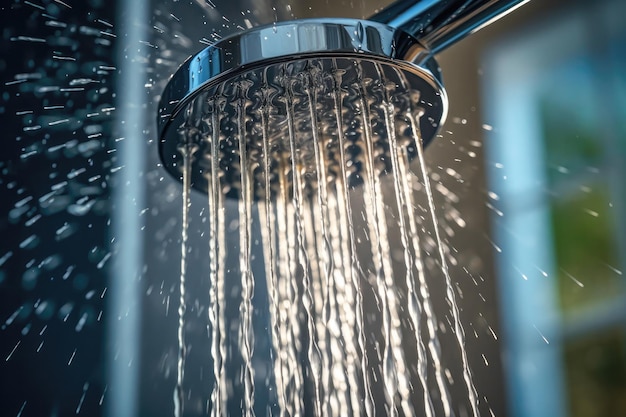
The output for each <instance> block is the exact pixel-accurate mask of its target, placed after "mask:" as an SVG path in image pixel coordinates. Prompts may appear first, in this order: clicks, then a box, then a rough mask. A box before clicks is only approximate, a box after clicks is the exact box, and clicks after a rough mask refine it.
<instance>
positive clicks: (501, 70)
mask: <svg viewBox="0 0 626 417" xmlns="http://www.w3.org/2000/svg"><path fill="white" fill-rule="evenodd" d="M625 6H626V5H624V4H623V2H618V1H609V0H607V1H603V2H600V3H598V4H594V5H590V4H587V5H582V4H581V5H580V6H578V7H570V6H568V7H563V10H561V11H559V12H557V13H554V12H553V13H554V14H552V15H550V16H549V17H548V19H547V21H546V22H545V24H543V25H542V24H541V23H534V24H532V26H529V27H525V30H524V31H521V32H520V34H519V35H518V36H515V35H510V36H509V37H508V38H506V39H504V40H500V41H498V43H497V44H494V45H492V47H491V48H490V49H489V50H488V53H487V55H486V57H487V59H486V65H485V70H484V74H485V77H484V83H485V89H484V92H485V101H486V113H485V117H486V120H488V121H489V123H490V124H492V125H493V126H494V128H493V131H491V132H488V133H489V135H487V140H486V147H487V153H488V165H489V166H488V172H489V184H490V191H492V192H493V193H494V194H493V195H496V196H497V201H495V202H494V206H495V207H496V208H497V209H498V211H494V214H493V216H492V217H493V222H492V224H493V234H494V236H493V237H494V242H495V243H496V245H497V247H498V249H499V250H500V252H499V253H497V254H496V262H497V270H498V280H499V284H500V290H501V314H502V318H503V329H504V333H505V334H504V336H505V342H504V344H505V358H506V359H505V369H507V376H506V378H507V382H508V384H507V385H508V387H509V401H510V411H511V415H513V416H515V417H531V416H532V417H541V416H546V417H548V416H550V417H555V416H556V417H558V416H561V417H565V416H571V417H592V416H601V415H602V416H604V415H626V401H624V398H626V331H625V329H626V327H625V324H626V313H625V311H624V307H623V306H624V305H625V304H626V284H625V283H624V276H623V274H624V272H625V271H624V266H625V265H626V240H625V238H626V232H625V227H626V194H625V193H624V183H623V181H624V178H626V124H625V122H624V120H625V118H624V115H626V88H625V84H626V78H625V76H624V74H626V52H625V50H624V47H623V45H624V44H626V30H624V27H623V24H620V23H619V22H618V20H619V19H617V17H616V16H623V15H624V13H626V10H624V8H625ZM548 21H549V24H548V23H547V22H548ZM522 33H523V34H522ZM533 399H534V400H533Z"/></svg>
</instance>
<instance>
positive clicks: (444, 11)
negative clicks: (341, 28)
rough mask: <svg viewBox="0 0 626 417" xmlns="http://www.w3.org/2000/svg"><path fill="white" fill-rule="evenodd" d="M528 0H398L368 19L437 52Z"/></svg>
mask: <svg viewBox="0 0 626 417" xmlns="http://www.w3.org/2000/svg"><path fill="white" fill-rule="evenodd" d="M528 1H530V0H399V1H396V2H395V3H392V4H391V5H389V6H388V7H386V8H385V9H383V10H382V11H380V12H379V13H377V14H375V15H373V16H371V17H370V18H369V19H368V20H371V21H374V22H379V23H384V24H386V25H389V26H391V27H394V28H396V29H401V30H403V31H404V32H406V33H408V34H410V35H412V36H413V37H415V38H416V39H418V40H419V41H420V43H421V44H422V45H423V46H424V47H426V48H427V49H428V50H429V51H430V52H431V53H433V54H436V53H438V52H441V51H442V50H444V49H446V48H447V47H448V46H450V45H452V44H454V43H456V42H457V41H459V40H461V39H462V38H464V37H465V36H467V35H469V34H472V33H474V32H476V31H478V30H480V29H481V28H483V27H485V26H487V25H489V24H491V23H492V22H494V21H496V20H498V19H499V18H500V17H502V16H504V15H506V14H508V13H510V12H512V11H513V10H515V9H517V8H518V7H520V6H522V5H523V4H525V3H527V2H528Z"/></svg>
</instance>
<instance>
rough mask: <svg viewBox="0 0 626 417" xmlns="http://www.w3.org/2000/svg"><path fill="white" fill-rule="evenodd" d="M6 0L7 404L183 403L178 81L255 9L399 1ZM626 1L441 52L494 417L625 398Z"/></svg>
mask: <svg viewBox="0 0 626 417" xmlns="http://www.w3.org/2000/svg"><path fill="white" fill-rule="evenodd" d="M5 3H6V4H3V5H2V6H0V22H1V25H0V28H1V29H0V30H1V33H2V38H1V40H0V74H1V79H0V90H1V91H0V120H1V121H2V148H1V151H0V325H1V328H0V369H1V371H0V408H1V409H2V410H3V411H2V415H7V416H65V415H89V416H99V415H106V416H159V415H172V414H173V401H172V392H173V387H174V384H175V379H176V370H175V360H176V349H177V341H176V326H177V319H178V318H177V316H176V314H175V310H176V308H177V305H176V304H175V300H177V299H178V298H177V297H178V296H177V291H178V289H177V280H178V278H179V266H180V238H181V237H180V236H181V205H182V200H181V192H182V191H181V186H180V184H178V183H177V182H176V181H175V180H173V179H172V178H170V177H169V176H168V175H167V174H166V173H165V172H164V170H163V169H162V168H161V167H160V166H159V160H158V155H157V149H156V139H157V137H156V105H157V103H158V97H159V94H160V92H161V91H162V89H163V87H164V85H165V82H166V81H167V78H168V77H169V75H171V74H172V73H173V72H174V71H175V69H176V68H177V67H178V65H180V63H182V62H183V61H184V59H186V58H187V56H189V55H190V54H191V53H193V52H195V51H197V50H199V49H201V48H203V47H204V46H206V44H209V43H211V42H214V41H215V40H216V39H219V38H221V37H223V36H227V35H228V34H230V33H235V32H237V31H240V30H243V29H245V28H247V27H251V26H256V25H260V24H266V23H271V22H273V21H275V20H287V19H292V18H305V17H323V16H324V17H326V16H341V17H367V16H369V15H371V14H372V13H374V11H375V10H377V9H379V8H381V7H384V6H385V5H386V4H387V2H385V1H381V2H378V1H373V0H362V1H347V0H338V1H335V2H327V1H317V2H309V1H293V2H288V1H278V0H276V1H269V0H268V1H264V2H253V1H249V2H246V1H245V0H242V1H238V2H227V1H218V0H213V1H199V0H198V1H165V0H152V1H144V2H141V1H137V2H132V3H131V2H124V1H120V2H118V4H117V5H115V7H114V5H113V3H109V2H105V1H103V0H88V1H81V2H77V1H71V0H64V1H60V0H54V1H53V0H36V1H35V0H33V1H7V2H5ZM128 3H131V4H130V5H129V4H128ZM623 16H626V4H624V2H623V1H621V0H601V1H597V2H594V3H593V4H592V3H590V2H586V1H582V0H581V1H565V0H543V1H539V0H536V1H531V2H530V3H529V4H527V5H525V6H523V7H522V8H520V9H519V10H517V11H515V12H514V13H512V14H510V15H508V16H506V17H504V18H503V19H501V20H500V21H498V22H496V23H494V24H492V25H490V26H488V27H486V28H484V29H483V30H481V31H480V32H478V33H476V34H474V35H471V36H470V37H468V38H466V39H465V40H463V41H461V42H459V43H458V44H456V45H454V46H452V47H451V48H450V49H448V50H446V51H445V52H443V53H442V54H441V55H440V56H438V61H439V63H440V65H441V68H442V72H443V76H444V83H445V87H446V90H447V93H448V97H449V100H450V111H449V115H448V119H447V122H446V124H445V125H444V127H443V128H442V130H441V132H440V137H439V138H437V140H436V141H434V142H433V143H432V144H431V145H430V146H429V148H428V149H427V152H426V155H427V162H428V168H429V170H430V172H431V179H432V181H433V184H434V186H435V189H436V196H435V197H436V203H437V206H438V208H439V211H438V213H437V214H438V217H439V219H440V222H441V228H442V233H443V235H444V236H445V241H446V245H447V246H448V248H449V252H450V254H451V255H450V257H449V261H450V269H451V273H452V277H453V279H454V280H455V283H456V290H457V294H458V296H459V303H460V307H461V314H462V320H463V324H464V327H465V330H466V339H467V340H466V343H467V349H468V357H469V361H470V364H471V366H472V371H473V375H474V381H475V385H476V388H477V391H478V393H479V396H480V398H481V401H485V403H486V404H488V406H489V407H488V409H490V410H491V412H492V414H493V415H495V416H513V417H540V416H545V417H559V416H563V417H566V416H572V417H578V416H580V417H592V416H626V340H625V335H626V333H625V332H626V298H625V297H626V285H625V284H624V277H623V271H624V266H625V265H624V264H625V262H626V224H625V222H626V187H625V186H624V182H623V179H624V178H626V172H625V170H626V164H625V161H626V75H625V74H626V26H625V25H624V24H623V22H622V21H623V18H622V17H623ZM457 214H460V216H459V215H457ZM459 219H460V220H459ZM196 225H198V224H196ZM192 227H193V220H192ZM197 231H198V233H201V231H202V230H201V227H200V226H199V225H198V228H197ZM193 239H194V237H193V236H192V240H193ZM488 413H489V411H487V412H486V413H485V415H488Z"/></svg>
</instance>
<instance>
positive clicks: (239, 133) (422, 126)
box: [158, 0, 520, 197]
mask: <svg viewBox="0 0 626 417" xmlns="http://www.w3.org/2000/svg"><path fill="white" fill-rule="evenodd" d="M518 3H520V0H506V1H503V0H491V1H484V0H483V1H478V0H463V1H459V0H453V1H450V0H438V1H437V0H429V1H426V0H421V1H419V0H418V1H399V2H396V3H394V4H392V5H391V6H390V7H388V8H387V9H385V10H383V11H382V12H380V13H379V14H377V15H375V16H373V17H372V18H371V19H370V20H359V19H316V20H309V19H307V20H295V21H288V22H280V23H275V24H273V25H269V26H264V27H259V28H254V29H250V30H248V31H245V32H242V33H239V34H236V35H234V36H231V37H228V38H225V39H223V40H220V41H219V42H217V43H215V44H214V45H212V46H209V47H207V48H206V49H204V50H202V51H200V52H199V53H198V54H196V55H194V56H192V57H190V58H189V59H188V60H187V61H186V62H185V63H184V64H183V65H182V66H181V67H180V69H179V70H178V71H177V72H176V73H175V74H174V75H173V77H172V78H171V80H170V81H169V83H168V85H167V87H166V89H165V91H164V92H163V95H162V98H161V102H160V105H159V116H158V125H159V135H160V144H159V151H160V155H161V159H162V161H163V164H164V166H165V168H166V169H167V170H168V171H169V172H170V173H171V174H173V175H174V176H175V177H177V178H181V176H182V168H183V158H182V155H183V153H184V152H193V154H194V157H193V161H191V163H192V165H193V166H192V168H191V181H190V182H191V185H192V187H193V188H196V189H198V190H201V191H207V189H208V188H209V178H210V177H211V176H215V175H219V176H220V177H221V178H222V183H225V184H228V185H229V187H230V186H232V189H230V190H226V191H225V192H226V194H228V195H237V194H238V192H239V191H238V190H239V189H240V188H241V187H242V184H241V172H240V166H241V165H243V164H244V163H245V164H246V165H247V167H246V169H247V170H250V169H251V170H252V171H251V175H252V176H253V177H254V170H256V171H261V170H265V172H269V171H270V170H269V169H268V168H269V167H271V168H279V169H272V170H271V171H272V174H271V175H272V179H271V181H270V182H271V183H272V184H278V182H279V181H278V180H277V176H280V175H283V174H285V172H284V171H285V170H287V171H289V170H291V171H293V169H294V168H295V167H296V166H297V167H298V169H299V170H301V171H302V176H303V177H304V178H306V177H307V173H312V174H311V175H309V176H310V177H314V176H315V174H314V172H315V170H316V167H315V164H316V163H319V160H318V161H317V162H316V159H315V152H316V149H315V146H316V145H313V143H316V142H317V140H312V139H317V137H318V136H332V137H336V138H339V139H340V140H339V141H335V143H334V145H332V144H328V147H331V148H333V147H334V148H333V149H330V150H329V149H327V150H326V152H328V154H329V157H327V158H326V159H325V161H324V163H325V165H329V167H328V176H330V177H333V176H338V175H339V172H338V168H337V169H333V167H332V165H333V164H336V163H337V162H338V161H337V159H338V158H340V157H342V158H346V159H349V160H350V163H349V168H350V169H349V171H350V172H349V174H351V175H349V177H348V180H349V182H350V183H351V184H357V183H359V182H360V175H359V171H360V164H361V163H362V158H359V155H360V154H362V153H363V152H364V149H363V145H362V142H363V138H364V137H365V136H368V138H370V139H371V140H370V141H373V143H371V144H370V145H371V146H373V147H375V148H377V149H378V151H377V152H379V153H382V154H384V152H385V149H388V148H389V141H388V136H389V134H394V135H395V134H396V130H397V131H398V137H399V142H398V143H400V142H402V137H404V136H406V134H407V133H406V132H403V131H410V132H408V135H409V136H412V137H415V136H416V135H418V136H419V137H420V138H421V141H422V142H423V144H427V143H428V142H430V141H431V140H432V139H433V137H435V135H436V133H437V131H438V128H439V127H440V125H441V124H442V123H443V121H444V119H445V116H446V110H447V99H446V94H445V91H444V89H443V86H442V82H441V75H440V71H439V67H438V65H437V63H436V61H435V60H434V58H433V53H435V52H438V51H440V50H441V49H443V48H445V47H447V46H448V45H450V44H451V43H453V42H455V41H457V40H459V39H460V38H461V37H463V36H464V35H466V34H468V33H471V32H472V31H475V30H477V28H479V27H481V26H482V25H484V24H486V23H488V22H490V21H493V20H495V18H496V17H498V16H500V15H502V14H503V13H504V12H505V11H507V10H510V9H511V7H512V6H513V5H516V4H518ZM402 120H404V122H402ZM396 121H398V126H396ZM390 125H391V127H392V128H393V132H390V131H389V126H390ZM417 130H419V132H418V131H417ZM377 132H378V133H379V134H377ZM377 138H382V140H378V141H377ZM242 144H243V145H244V146H243V147H242ZM370 145H368V146H370ZM418 146H419V145H418ZM339 148H341V149H339ZM185 149H186V150H185ZM296 149H297V151H298V152H297V153H298V158H297V159H298V161H297V162H296V161H293V160H291V159H292V158H291V156H290V155H293V154H294V150H296ZM405 151H406V152H407V153H408V156H409V157H411V155H414V154H415V153H416V149H415V144H413V145H412V146H409V145H407V146H406V149H405ZM294 158H295V157H294ZM345 162H346V161H345V160H344V161H343V162H342V163H345ZM388 163H389V162H387V161H386V160H385V157H384V156H381V157H380V158H379V161H378V163H377V165H379V168H378V169H379V170H380V171H381V172H383V171H385V170H386V168H387V167H386V165H387V164H388ZM280 167H282V169H280ZM218 168H219V169H218ZM217 169H218V170H219V172H218V170H217ZM211 170H213V172H211ZM268 175H269V174H268ZM285 175H287V176H289V175H291V174H289V173H287V174H285ZM274 180H276V181H274ZM288 181H289V180H288ZM268 184H269V183H268ZM276 186H278V185H276ZM272 187H274V186H273V185H272ZM258 188H263V187H258ZM252 192H253V195H254V196H255V197H259V196H260V195H261V194H264V193H265V191H262V190H260V189H255V190H253V191H252ZM270 192H271V191H270Z"/></svg>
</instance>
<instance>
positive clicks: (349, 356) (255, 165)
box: [175, 58, 479, 417]
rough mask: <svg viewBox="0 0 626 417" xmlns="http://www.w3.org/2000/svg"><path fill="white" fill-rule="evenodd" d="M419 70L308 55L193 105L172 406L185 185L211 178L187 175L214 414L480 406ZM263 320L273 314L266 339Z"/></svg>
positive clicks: (185, 154) (184, 150) (430, 412)
mask: <svg viewBox="0 0 626 417" xmlns="http://www.w3.org/2000/svg"><path fill="white" fill-rule="evenodd" d="M372 74H376V75H377V76H376V77H372ZM409 76H410V75H406V74H405V73H404V72H402V71H399V70H397V69H389V68H384V67H382V66H381V65H380V64H377V63H375V62H370V61H366V60H352V59H342V58H341V59H340V58H336V59H326V60H316V59H308V60H301V61H295V62H291V63H284V64H276V65H272V66H269V67H267V68H265V69H263V70H262V71H261V70H259V71H254V70H253V71H249V72H247V73H244V74H242V75H240V76H238V77H237V78H236V79H234V80H233V82H229V83H224V84H222V85H220V86H217V87H215V88H213V89H211V90H210V91H208V92H206V93H204V94H201V95H200V96H199V97H197V98H196V99H195V100H194V101H193V102H192V103H191V104H190V105H189V106H188V108H187V109H186V110H185V112H186V114H185V121H184V123H183V124H182V125H181V126H179V132H180V134H181V143H183V144H184V146H181V149H180V152H181V157H182V159H181V160H182V164H181V165H182V173H183V186H184V195H183V201H184V207H183V227H184V228H185V230H184V231H183V238H182V261H181V268H182V271H181V281H180V306H179V317H180V320H181V321H180V325H179V333H178V340H179V358H178V380H177V385H176V391H175V401H176V415H177V416H181V415H183V412H184V405H185V398H186V395H185V393H186V391H185V379H184V371H185V354H186V352H187V350H186V346H185V343H186V341H185V334H184V331H185V318H186V316H185V312H186V308H185V304H186V302H187V300H186V298H185V275H186V272H187V270H188V269H189V268H192V267H193V266H192V265H191V264H190V263H189V262H187V260H186V256H185V254H186V253H187V251H188V248H187V245H188V242H187V238H186V236H187V233H188V231H187V230H186V229H187V228H188V227H191V226H190V224H189V221H188V219H187V216H188V210H189V203H190V199H189V193H190V190H191V188H192V187H194V186H195V188H199V189H203V185H201V184H194V183H193V181H192V179H191V178H192V175H191V173H192V172H195V173H201V174H202V175H201V178H203V181H204V182H203V183H204V184H205V185H206V193H207V195H208V214H209V217H208V224H209V225H208V229H209V233H208V240H209V245H208V246H209V254H208V256H209V259H210V270H209V271H207V274H208V275H209V281H210V290H209V293H208V294H207V295H206V302H207V305H208V308H207V309H206V314H208V323H209V326H208V327H209V328H208V329H207V337H208V338H209V339H210V352H207V353H206V354H207V355H210V357H211V363H212V368H211V369H212V378H211V380H212V381H213V382H212V384H213V387H212V389H211V394H210V398H207V399H206V401H207V404H208V409H210V414H211V415H213V416H221V415H241V414H244V415H247V416H253V415H256V414H275V415H280V416H318V415H327V416H344V415H391V416H396V415H403V416H413V415H414V416H422V415H423V416H429V417H430V416H456V415H473V416H477V415H478V414H479V413H478V408H477V402H478V398H477V395H476V392H475V388H474V386H473V384H472V380H471V373H470V370H469V367H468V363H467V358H466V354H465V351H464V331H463V328H462V326H461V323H460V321H459V309H458V306H457V304H456V296H455V289H454V287H453V281H452V278H451V277H450V274H449V272H448V269H447V266H446V252H445V251H446V248H445V247H444V246H443V244H442V242H441V238H440V236H439V232H438V228H437V224H436V216H435V205H434V203H433V196H432V192H431V189H430V185H429V182H428V175H427V170H426V167H425V164H424V157H423V152H422V146H421V139H420V135H419V122H420V118H421V115H422V113H423V108H424V106H425V105H428V103H424V102H423V101H422V100H421V99H420V94H419V91H415V90H412V89H411V88H410V87H409V86H410V82H409V81H407V78H406V77H409ZM196 178H197V177H196ZM204 201H207V200H204ZM257 232H258V233H257ZM257 235H258V236H257ZM259 242H260V243H259ZM261 280H263V281H261ZM259 283H262V287H263V288H266V289H267V291H266V292H263V294H264V295H263V296H264V297H266V298H267V300H266V304H267V305H268V306H269V308H267V309H266V311H264V310H263V309H261V308H259V307H258V306H259V305H265V304H264V303H260V304H259V299H258V298H259V297H260V296H259V295H258V294H257V292H256V288H257V286H258V285H259ZM233 304H236V307H234V306H233ZM257 316H263V317H266V318H267V322H268V323H269V326H268V328H267V329H266V330H267V332H265V333H261V334H258V335H257V334H255V330H254V329H255V325H254V323H255V322H256V321H255V320H259V319H257V318H256V317H257ZM444 323H446V324H444ZM263 338H269V345H270V348H269V351H268V354H267V355H266V356H267V357H264V356H263V355H265V351H264V350H262V349H257V347H258V346H260V343H261V342H260V341H261V340H262V339H263ZM259 361H266V362H267V361H269V363H271V366H270V367H269V369H270V371H269V374H268V372H265V371H263V372H257V366H256V364H257V363H258V362H259ZM257 374H259V375H257ZM261 374H263V376H262V375H261ZM454 384H464V385H465V389H464V392H465V396H466V398H462V399H458V398H453V397H452V396H451V394H450V392H451V387H452V386H453V385H454ZM456 391H458V389H457V390H456ZM190 395H191V394H189V395H188V396H190Z"/></svg>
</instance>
